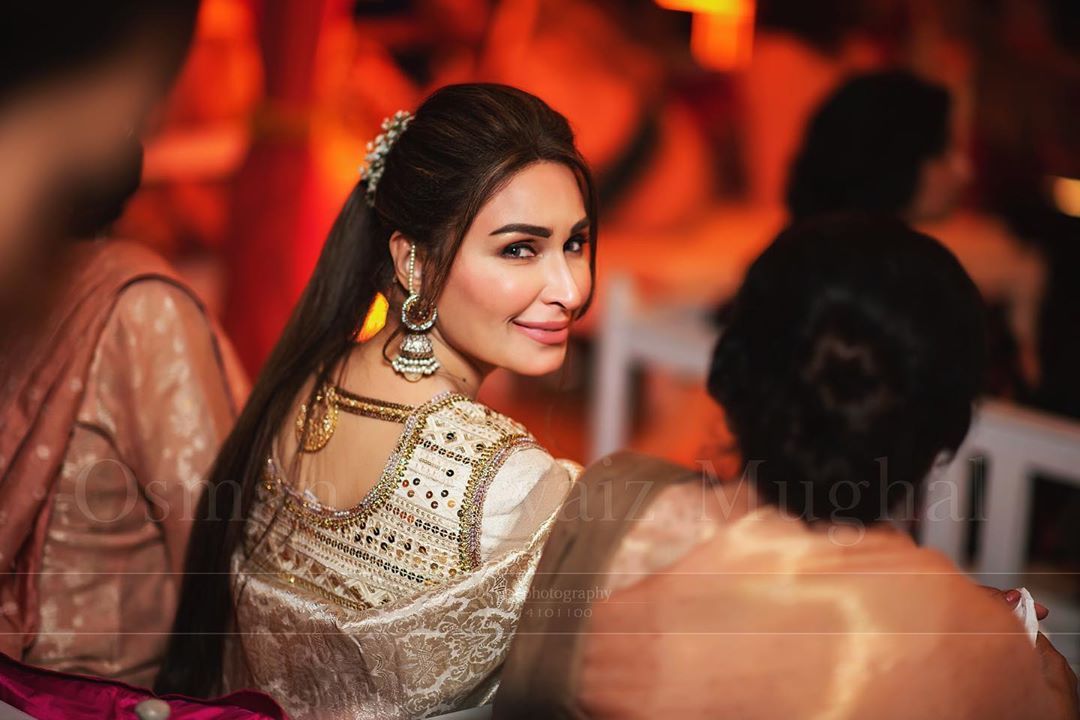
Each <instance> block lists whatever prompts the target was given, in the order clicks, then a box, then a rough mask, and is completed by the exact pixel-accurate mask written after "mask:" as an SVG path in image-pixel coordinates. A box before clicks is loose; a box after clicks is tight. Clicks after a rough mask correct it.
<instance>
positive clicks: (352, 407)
mask: <svg viewBox="0 0 1080 720" xmlns="http://www.w3.org/2000/svg"><path fill="white" fill-rule="evenodd" d="M415 409H416V408H415V407H413V406H412V405H402V404H400V403H392V402H387V401H385V400H376V399H374V398H368V397H362V396H360V395H356V394H353V393H351V392H349V391H348V390H345V389H343V388H340V387H337V386H336V385H326V386H324V387H323V388H322V389H321V390H319V392H317V393H316V394H315V402H314V403H312V413H311V417H308V407H307V405H306V404H303V405H301V406H300V411H299V412H298V413H297V414H296V439H297V440H298V441H299V442H300V443H301V450H302V451H303V452H308V453H315V452H319V451H320V450H322V449H323V448H324V447H326V444H327V443H328V442H330V438H332V437H333V436H334V432H335V431H336V430H337V424H338V414H339V410H344V411H345V412H347V413H350V414H352V415H362V416H364V417H369V418H374V419H375V420H384V421H386V422H393V423H399V424H401V423H404V422H405V421H406V420H408V419H409V415H411V414H412V412H413V411H414V410H415ZM305 428H306V429H307V433H306V434H305V432H304V430H305Z"/></svg>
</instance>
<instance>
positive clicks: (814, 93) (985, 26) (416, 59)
mask: <svg viewBox="0 0 1080 720" xmlns="http://www.w3.org/2000/svg"><path fill="white" fill-rule="evenodd" d="M882 68H904V69H907V70H910V71H912V72H914V73H915V74H917V75H918V76H920V77H923V78H925V79H927V80H929V81H932V82H934V83H937V84H939V85H941V86H944V87H945V88H947V89H948V91H949V93H950V94H951V97H952V114H951V122H952V124H953V125H954V127H953V128H952V132H953V135H954V137H953V141H954V143H955V147H956V149H957V152H958V153H959V156H958V157H959V160H958V162H959V165H958V166H957V167H959V168H962V170H957V173H956V177H954V178H952V181H953V182H954V184H955V186H956V187H955V192H956V193H957V199H958V202H957V203H955V208H951V210H950V212H948V213H941V214H940V216H939V217H935V218H934V219H933V220H928V221H926V222H925V223H923V224H922V225H921V227H922V229H925V230H926V231H927V232H929V233H931V234H933V235H934V236H935V237H937V238H939V239H940V240H942V241H943V242H944V243H945V244H947V245H948V246H949V247H950V248H951V249H952V250H953V251H954V252H955V253H956V254H957V256H958V257H959V258H960V259H961V261H962V262H963V264H964V265H965V266H966V267H967V269H968V271H969V273H970V274H971V275H972V276H973V278H974V279H975V281H976V283H977V284H978V285H979V287H980V289H981V290H982V292H983V294H984V296H985V298H986V300H987V303H988V305H989V306H990V307H991V312H992V317H993V318H995V321H994V327H995V332H994V342H995V347H994V354H995V364H994V372H993V375H992V378H991V391H992V394H993V395H994V397H995V398H996V400H995V401H994V402H992V403H990V405H989V406H988V410H987V412H986V413H984V414H983V416H982V417H981V418H980V421H979V423H977V424H976V428H975V430H974V431H973V435H972V438H970V439H969V445H968V448H969V451H970V454H971V455H972V457H973V458H974V461H973V462H970V463H965V462H961V463H959V464H958V467H959V469H954V470H951V471H950V472H954V473H958V474H957V477H958V478H960V479H961V480H962V486H963V487H964V488H965V490H964V492H963V494H962V500H963V503H964V504H965V507H968V508H970V512H967V513H965V514H964V517H962V518H958V519H956V522H953V523H950V524H948V525H947V526H942V527H938V528H924V530H923V532H924V539H927V540H928V541H931V542H933V543H934V544H937V545H938V546H940V547H941V548H942V549H943V550H945V551H946V552H948V553H950V554H951V555H953V556H954V557H955V558H956V559H957V560H958V561H959V562H961V563H963V564H965V565H967V566H968V567H971V568H972V569H973V570H975V571H976V572H979V573H982V574H983V575H984V576H985V578H986V579H987V581H988V583H992V584H995V585H998V586H1002V587H1009V586H1010V584H1009V582H1008V580H1009V579H1013V578H1015V579H1017V580H1018V582H1017V583H1016V584H1018V585H1023V584H1027V585H1028V586H1029V587H1031V588H1032V590H1033V592H1035V593H1036V595H1037V596H1038V593H1040V592H1041V593H1043V594H1044V596H1045V594H1047V593H1049V594H1052V595H1053V596H1054V597H1060V598H1063V599H1064V600H1066V601H1067V603H1066V604H1065V605H1063V607H1071V608H1073V610H1071V611H1061V612H1058V611H1057V610H1055V614H1056V617H1052V618H1051V622H1053V623H1055V624H1056V626H1057V628H1058V629H1060V630H1066V631H1069V630H1070V629H1071V631H1072V632H1077V631H1080V610H1077V608H1080V529H1078V528H1080V479H1078V478H1080V456H1078V453H1080V133H1077V132H1076V131H1075V128H1076V127H1077V125H1078V124H1080V3H1077V2H1076V0H950V2H947V3H945V2H935V1H933V0H817V1H816V2H806V0H756V1H755V0H655V1H654V0H501V1H498V0H415V1H412V2H409V1H407V0H385V1H380V0H360V1H358V2H353V1H351V0H204V4H203V8H202V11H201V16H200V18H199V24H198V30H197V37H196V40H195V45H194V48H193V50H192V53H191V55H190V58H189V60H188V62H187V65H186V67H185V69H184V71H183V74H182V76H181V79H180V82H179V84H178V85H177V86H176V88H175V90H174V92H173V94H172V96H171V99H170V101H169V103H168V106H167V108H166V109H165V110H164V111H163V113H162V116H161V117H160V119H159V121H158V123H157V128H158V129H157V130H156V133H155V135H154V136H153V137H152V138H151V139H150V140H149V142H148V144H147V149H146V155H145V174H144V178H145V180H144V185H143V188H142V189H141V190H140V191H139V193H138V195H137V196H136V197H135V199H134V200H133V201H132V202H131V204H130V205H129V207H128V208H127V210H126V212H125V215H124V217H123V218H122V219H121V221H120V222H119V224H118V226H117V228H116V232H115V234H116V235H117V236H122V237H125V238H128V239H133V240H137V241H139V242H142V243H145V244H147V245H150V246H152V247H154V248H155V249H157V250H158V251H159V252H161V253H162V254H164V255H165V256H166V257H168V258H169V259H170V260H172V261H173V262H174V263H175V264H176V265H177V266H178V267H179V268H180V269H181V271H182V272H183V274H184V275H185V276H186V277H187V279H188V280H189V281H190V282H191V283H192V284H193V285H194V286H195V288H196V289H197V290H199V291H200V292H201V293H202V295H203V297H204V298H206V300H207V302H208V304H209V306H210V307H211V309H212V311H213V312H214V313H215V314H216V315H217V316H218V317H219V319H220V320H221V321H222V323H223V324H224V327H225V330H226V332H227V334H228V335H229V336H230V337H231V339H232V340H233V342H234V343H235V345H236V347H237V349H238V351H239V353H240V355H241V358H242V360H243V362H244V364H245V366H246V367H247V369H248V371H249V372H250V373H252V374H253V375H254V374H255V373H257V372H258V370H259V367H260V365H261V363H262V362H263V360H264V358H265V357H266V355H267V353H268V352H269V350H270V348H271V347H272V345H273V343H274V342H275V340H276V339H277V337H278V334H279V333H280V331H281V329H282V327H283V325H284V323H285V320H286V318H287V316H288V314H289V312H290V310H291V307H292V305H293V303H294V302H295V300H296V299H297V297H298V296H299V294H300V291H301V290H302V288H303V286H304V284H305V282H306V279H307V277H308V274H309V273H310V271H311V269H312V267H313V265H314V263H315V260H316V257H317V255H318V253H319V250H320V247H321V244H322V241H323V238H324V237H325V235H326V233H327V231H328V229H329V227H330V224H331V222H332V220H333V218H334V216H335V215H336V213H337V211H338V209H339V207H340V206H341V204H342V202H343V201H344V198H345V196H346V195H347V193H348V191H349V190H350V188H351V187H352V185H353V184H354V183H355V182H356V181H357V177H358V169H359V166H360V164H361V161H362V158H363V154H364V146H365V144H366V143H367V141H368V140H370V139H371V138H372V137H373V136H374V135H375V134H377V132H378V129H379V124H380V123H381V121H382V119H383V118H384V117H386V116H387V115H390V114H392V113H393V112H394V111H396V110H398V109H411V108H415V107H416V106H417V105H418V103H419V102H420V100H421V99H422V98H423V97H424V96H425V95H426V94H427V93H428V92H430V91H431V90H432V89H434V88H436V87H438V86H440V85H443V84H447V83H452V82H461V81H474V80H486V81H497V82H504V83H510V84H513V85H517V86H519V87H522V88H524V89H526V90H529V91H531V92H533V93H536V94H538V95H539V96H540V97H542V98H544V99H545V100H546V101H548V102H549V103H550V104H551V105H552V106H554V107H555V108H556V109H557V110H559V111H561V112H562V113H564V114H565V115H566V116H567V117H568V118H569V119H570V121H571V123H572V124H573V126H574V128H575V131H576V133H577V136H578V139H579V143H580V146H581V148H582V150H583V151H584V153H585V154H586V156H587V157H588V159H589V160H590V162H591V163H592V165H593V167H594V170H595V172H596V175H597V177H598V180H599V188H600V194H601V207H602V209H603V216H602V218H601V224H600V226H601V233H600V242H599V246H598V247H599V264H598V283H599V284H598V288H597V290H598V294H597V302H596V304H595V305H594V307H593V309H592V310H591V311H590V313H589V315H588V316H587V317H586V318H585V320H584V321H583V322H582V323H581V324H580V325H579V326H578V327H577V329H576V332H577V335H576V338H575V341H574V346H573V350H572V354H571V361H570V362H569V363H568V364H567V366H566V368H564V371H563V372H560V373H559V374H558V376H556V377H550V378H540V379H532V380H521V379H515V378H510V377H498V376H497V377H494V378H492V379H491V381H489V383H488V384H487V385H486V386H485V388H484V391H483V396H484V397H483V399H484V400H486V401H487V402H489V403H490V404H492V405H493V406H495V407H496V408H498V409H501V410H504V411H506V412H508V413H509V414H511V415H513V416H514V417H517V418H519V419H522V420H523V421H525V423H526V424H527V425H528V426H529V427H530V429H531V430H532V431H533V432H534V433H535V434H536V435H537V436H538V438H539V439H540V440H541V442H543V443H544V444H545V445H547V446H548V447H549V448H550V449H551V450H552V452H553V453H555V454H556V455H562V456H565V457H569V458H572V459H575V460H578V461H581V462H587V461H589V460H591V459H594V458H595V457H597V456H598V455H600V454H602V453H604V452H607V451H610V450H613V449H615V448H618V447H621V446H626V445H629V446H631V447H634V448H636V449H639V450H643V451H646V452H650V453H652V454H656V455H661V456H665V457H668V458H670V459H673V460H677V461H680V462H683V463H689V464H702V463H704V465H702V467H707V466H708V464H709V463H713V466H712V467H715V468H720V465H718V464H717V463H721V462H722V459H723V457H724V450H725V445H726V438H725V433H724V431H723V419H722V418H721V417H719V414H718V411H717V410H716V409H715V408H714V406H713V405H712V403H711V401H709V400H708V398H707V396H706V395H705V393H704V391H703V389H702V388H701V385H702V378H703V377H704V372H705V368H706V367H707V364H708V352H709V348H710V347H711V345H712V342H713V339H714V338H715V335H716V333H717V332H718V328H719V324H718V323H719V320H718V319H720V318H722V310H721V309H722V307H723V304H724V302H725V299H726V298H728V297H730V295H731V293H732V292H733V290H734V289H735V287H736V286H737V285H738V283H739V281H740V279H741V276H742V273H743V271H744V270H745V268H746V267H747V265H748V263H749V262H750V261H751V260H752V259H753V258H754V257H755V256H756V254H757V253H758V252H760V250H761V249H763V247H764V245H765V244H766V243H767V242H768V241H769V240H770V239H771V237H772V236H773V235H774V234H775V233H776V231H777V230H778V229H779V228H780V227H781V226H782V225H783V224H784V223H785V221H786V219H787V211H786V209H785V187H786V184H787V179H788V175H789V167H790V165H791V163H792V161H793V159H794V156H795V154H796V151H797V149H798V148H799V146H800V143H801V142H802V140H803V136H804V130H805V127H806V125H807V122H808V121H809V119H810V118H811V116H812V115H813V113H814V111H815V110H816V108H817V107H818V105H819V104H820V103H821V102H822V101H823V100H825V99H826V98H827V97H828V96H829V95H830V94H831V93H832V92H833V91H834V90H835V89H836V88H837V87H838V86H839V85H840V84H841V83H843V82H844V81H845V79H846V78H848V77H849V76H850V75H851V74H853V73H857V72H862V71H870V70H875V69H882ZM912 292H918V288H915V287H913V288H912ZM961 476H962V477H961ZM1068 603H1071V604H1068ZM1047 604H1049V603H1047ZM1055 607H1057V606H1055ZM1074 639H1075V640H1076V642H1075V643H1074V646H1073V647H1063V650H1065V651H1066V652H1068V653H1070V654H1071V656H1072V659H1073V662H1074V663H1075V662H1077V658H1078V657H1080V636H1074Z"/></svg>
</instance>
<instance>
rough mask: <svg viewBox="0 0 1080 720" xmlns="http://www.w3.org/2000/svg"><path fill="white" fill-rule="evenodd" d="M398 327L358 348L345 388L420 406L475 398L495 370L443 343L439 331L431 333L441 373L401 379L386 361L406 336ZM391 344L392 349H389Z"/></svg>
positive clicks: (347, 367)
mask: <svg viewBox="0 0 1080 720" xmlns="http://www.w3.org/2000/svg"><path fill="white" fill-rule="evenodd" d="M397 329H398V325H397V324H396V323H392V322H388V323H387V325H386V326H385V327H384V328H383V329H382V330H380V331H379V332H378V333H376V334H375V335H374V336H373V337H372V338H371V339H370V340H368V341H366V342H364V343H362V344H359V345H357V346H356V347H355V348H354V350H353V351H352V353H351V354H350V355H349V357H348V359H347V360H346V361H345V367H344V368H343V372H342V375H341V381H340V382H341V384H342V385H343V386H344V387H346V388H348V389H351V390H353V391H354V392H359V393H360V394H364V395H370V396H373V397H377V398H379V399H383V400H391V401H394V402H403V403H407V404H411V405H417V404H420V403H422V402H426V401H427V400H428V399H430V398H431V397H433V396H435V395H437V394H438V393H440V392H445V391H449V392H454V393H458V394H460V395H464V396H466V397H469V398H475V397H476V395H477V393H478V392H479V391H480V384H481V383H482V382H483V381H484V378H486V377H487V375H488V374H490V372H491V370H493V369H494V368H484V367H479V366H478V364H477V363H474V362H471V361H470V360H469V359H468V358H466V357H465V356H463V355H462V354H461V353H459V352H457V351H455V350H454V349H453V348H452V347H450V346H449V345H447V344H446V342H444V341H443V339H442V337H441V336H440V335H439V333H438V330H437V329H436V330H433V331H432V332H431V333H429V337H430V338H431V344H432V346H433V347H434V349H435V357H436V358H437V359H438V361H439V369H438V370H437V371H436V372H435V373H434V374H433V375H429V376H427V377H424V378H421V379H420V380H418V381H416V382H410V381H409V380H406V379H405V378H404V377H403V376H401V375H399V374H398V373H397V372H396V371H395V370H394V369H393V367H391V366H390V363H389V362H388V361H387V360H386V357H384V354H383V349H384V348H386V356H388V357H390V358H393V357H394V356H395V355H396V354H397V352H398V346H399V345H400V343H401V340H402V339H403V337H404V335H403V334H402V333H400V332H399V333H397V335H396V336H395V335H394V333H395V331H396V330H397ZM387 341H389V345H387Z"/></svg>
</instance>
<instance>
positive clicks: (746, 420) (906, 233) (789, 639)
mask: <svg viewBox="0 0 1080 720" xmlns="http://www.w3.org/2000/svg"><path fill="white" fill-rule="evenodd" d="M871 239H872V240H873V242H868V241H869V240H871ZM916 287H917V288H918V290H917V291H913V288H916ZM984 342H985V341H984V334H983V328H982V313H981V304H980V300H979V296H978V293H977V291H976V289H975V287H974V285H973V284H972V282H971V280H970V279H969V278H968V277H967V275H966V274H965V273H964V271H963V269H962V268H961V267H960V265H959V263H958V262H957V261H956V259H955V258H954V257H953V256H952V255H950V254H949V252H948V251H947V250H945V249H944V248H943V247H941V246H940V245H938V244H937V243H936V242H935V241H933V240H931V239H930V238H928V237H926V236H924V235H920V234H918V233H915V232H913V231H911V230H908V229H907V228H905V227H904V226H903V225H900V224H899V223H896V222H895V221H888V220H882V221H876V220H858V219H837V220H823V221H819V222H817V223H814V224H806V225H802V226H795V227H794V228H793V229H790V230H788V231H786V232H784V233H783V234H781V236H780V237H779V238H778V239H777V240H776V241H775V242H774V244H773V245H772V246H771V247H770V248H769V249H768V250H766V251H765V253H764V254H763V255H762V256H761V257H760V258H759V259H758V260H757V261H756V262H755V263H754V265H753V266H752V267H751V268H750V270H749V272H748V274H747V276H746V279H745V281H744V283H743V285H742V288H741V289H740V291H739V293H738V294H737V296H736V299H735V303H734V306H733V310H732V314H731V321H730V324H729V326H728V327H727V329H726V330H725V332H724V335H723V337H722V338H721V340H720V342H719V344H718V346H717V348H716V352H715V355H714V359H713V366H712V370H711V372H710V376H709V390H710V393H711V394H712V396H713V397H714V398H715V399H716V400H717V401H718V402H719V403H720V404H721V405H722V406H723V409H724V411H725V414H726V416H727V419H728V423H729V425H730V427H731V429H732V432H733V434H734V437H735V439H736V442H737V445H738V450H739V453H740V455H741V458H742V461H743V463H744V467H745V471H744V474H743V478H742V479H741V480H740V479H738V478H732V479H730V481H728V482H722V483H717V482H715V480H716V478H715V476H713V477H712V478H709V477H704V478H703V477H701V476H700V475H699V474H698V473H694V472H691V471H687V470H679V469H676V468H673V467H672V466H667V465H665V464H663V463H661V462H660V461H648V460H645V461H642V460H640V459H635V458H632V457H626V456H624V457H622V458H615V459H609V461H608V463H607V465H606V466H605V465H604V464H601V465H599V466H597V468H596V469H595V470H590V471H589V473H587V474H586V476H585V478H584V479H583V481H582V483H579V485H578V486H577V487H578V488H581V491H580V493H577V492H575V495H574V496H572V497H571V498H570V499H569V500H568V501H567V507H568V508H573V509H574V512H573V513H570V514H567V516H566V518H565V520H562V521H560V522H559V523H558V524H557V525H556V527H555V529H554V530H553V533H552V535H551V537H550V539H549V542H548V544H547V546H546V547H545V550H544V559H543V562H542V563H541V565H540V567H539V568H538V570H537V574H536V582H534V584H533V586H532V588H531V589H530V595H529V597H530V600H529V602H528V603H527V604H526V607H525V608H524V610H523V616H522V617H523V620H522V623H521V624H520V626H519V629H518V631H519V634H518V636H517V639H516V640H515V642H514V645H513V647H512V649H511V653H510V656H509V658H508V660H507V663H506V668H505V671H504V674H503V680H502V685H501V687H500V691H499V696H498V697H497V698H496V701H495V717H505V718H515V719H518V718H529V717H536V718H541V717H542V718H568V717H573V718H580V717H595V718H609V717H610V718H646V717H649V718H652V717H680V718H704V717H739V718H788V717H830V718H864V717H874V718H879V717H880V718H894V717H895V718H922V717H950V718H953V717H1001V718H1016V717H1031V718H1036V717H1037V718H1071V717H1075V713H1076V677H1075V675H1072V673H1071V672H1070V671H1069V668H1068V665H1067V664H1066V663H1065V661H1064V659H1063V658H1062V657H1061V655H1060V654H1058V653H1057V652H1056V651H1055V650H1054V649H1053V647H1052V646H1051V645H1050V644H1049V642H1048V641H1047V640H1046V638H1045V637H1042V636H1039V639H1038V641H1037V645H1036V648H1035V649H1034V650H1033V649H1032V647H1031V645H1030V643H1029V640H1028V638H1027V636H1026V635H1025V633H1024V631H1023V627H1022V625H1021V624H1020V623H1019V622H1018V621H1017V620H1016V619H1015V618H1014V617H1012V616H1011V613H1010V612H1009V610H1008V607H1007V606H1006V605H1004V604H1003V603H1002V602H1001V601H1000V600H997V599H995V598H993V597H992V596H991V594H989V593H987V592H985V591H984V590H983V589H981V588H979V587H978V586H976V585H974V584H973V583H971V582H970V580H968V579H967V578H966V577H965V576H964V575H963V574H962V573H961V572H960V571H959V570H958V569H957V568H956V567H954V566H953V565H952V564H951V563H950V562H949V561H948V560H947V559H946V558H944V557H943V556H941V555H940V554H938V553H936V552H934V551H932V550H927V549H920V548H918V547H916V546H915V545H914V543H913V542H912V540H911V538H910V536H909V535H908V534H907V533H905V532H903V531H902V530H901V529H900V528H898V527H896V526H895V524H894V523H896V522H903V521H906V520H911V519H912V514H913V513H914V508H915V507H917V504H916V498H917V497H918V495H919V492H918V491H919V487H920V486H921V484H922V482H923V478H924V477H925V476H926V475H927V474H928V473H929V472H930V471H931V470H932V468H933V466H934V465H935V463H936V462H937V461H938V458H939V457H942V456H947V455H948V454H949V453H951V452H953V451H955V450H956V448H957V447H958V446H959V444H960V443H961V441H962V440H963V438H964V435H965V434H966V433H967V430H968V425H969V424H970V421H971V414H972V403H973V401H974V400H975V398H976V393H977V391H978V388H979V378H980V376H981V374H982V369H983V364H984V354H985V351H984V348H983V344H984ZM948 510H949V509H948V508H937V509H936V511H948ZM598 512H602V513H603V514H602V515H599V517H603V518H607V520H608V521H607V522H589V521H588V520H589V519H590V518H593V519H596V518H597V517H598V514H597V513H598ZM616 518H618V519H620V520H621V521H619V522H617V521H615V519H616ZM560 598H563V599H565V600H564V601H563V602H561V603H560V602H554V603H553V602H552V600H553V599H556V600H557V599H560ZM598 598H599V600H598V601H597V602H595V603H594V602H592V600H593V599H598ZM1005 599H1006V601H1009V600H1011V598H1009V597H1006V598H1005ZM1014 604H1015V601H1014Z"/></svg>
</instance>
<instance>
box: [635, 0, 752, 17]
mask: <svg viewBox="0 0 1080 720" xmlns="http://www.w3.org/2000/svg"><path fill="white" fill-rule="evenodd" d="M656 4H657V5H659V6H660V7H662V8H664V9H665V10H678V11H679V12H692V13H708V14H710V15H727V16H729V17H745V16H747V15H749V16H750V17H753V15H754V0H656ZM695 20H696V18H695Z"/></svg>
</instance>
